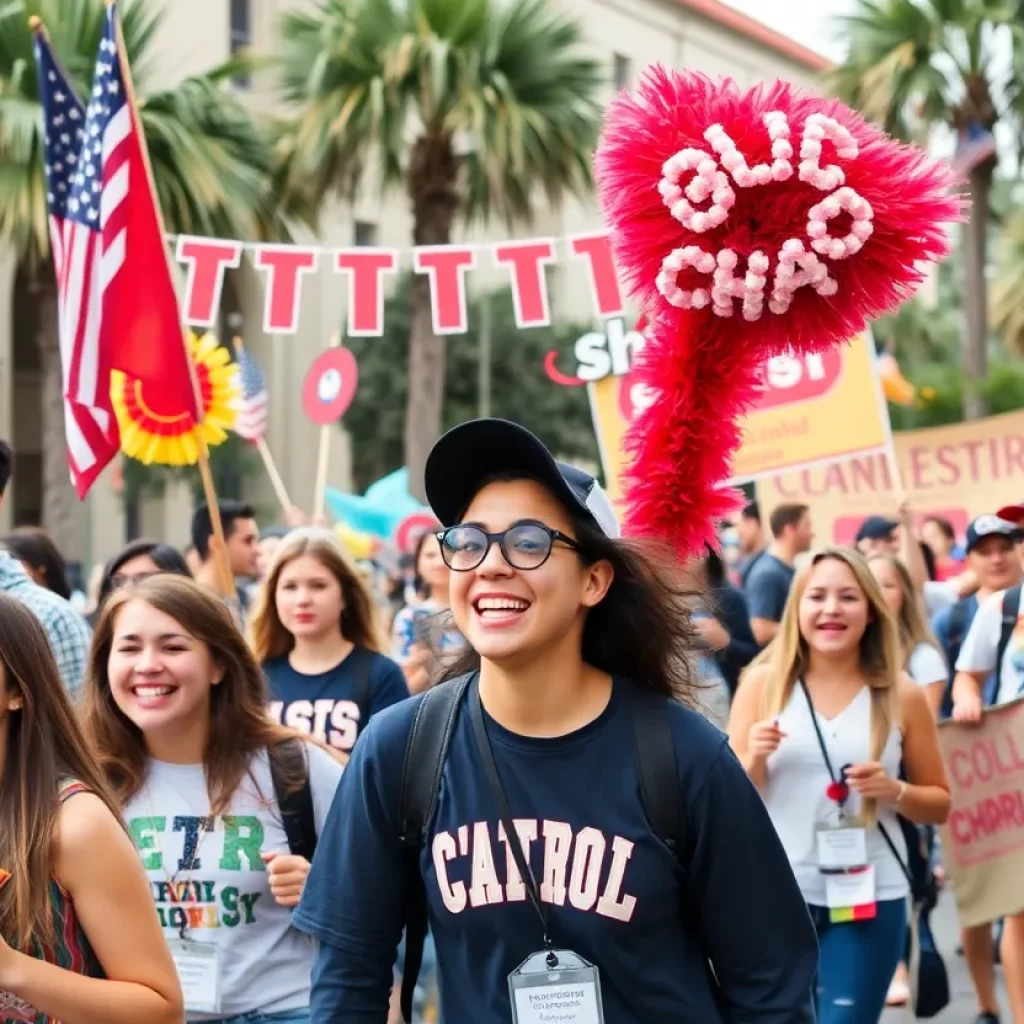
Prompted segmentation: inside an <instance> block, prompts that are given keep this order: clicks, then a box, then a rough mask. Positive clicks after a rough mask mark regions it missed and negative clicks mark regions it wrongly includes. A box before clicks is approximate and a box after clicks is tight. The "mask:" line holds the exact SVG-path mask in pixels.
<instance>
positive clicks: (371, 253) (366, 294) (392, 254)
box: [334, 245, 398, 338]
mask: <svg viewBox="0 0 1024 1024" xmlns="http://www.w3.org/2000/svg"><path fill="white" fill-rule="evenodd" d="M334 266H335V268H336V269H338V270H341V271H345V272H346V273H347V274H348V334H349V335H350V336H351V337H353V338H379V337H380V336H381V335H382V334H383V333H384V282H383V280H382V278H383V276H384V275H385V274H393V273H394V272H395V270H396V269H397V267H398V250H397V249H377V248H371V247H370V246H365V245H361V246H358V247H356V248H355V249H339V250H338V251H337V252H336V253H335V255H334Z"/></svg>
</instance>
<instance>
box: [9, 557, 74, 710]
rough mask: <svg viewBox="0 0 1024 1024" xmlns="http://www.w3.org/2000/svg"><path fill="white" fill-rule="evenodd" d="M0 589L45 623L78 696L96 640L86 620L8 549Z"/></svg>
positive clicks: (56, 655) (60, 666)
mask: <svg viewBox="0 0 1024 1024" xmlns="http://www.w3.org/2000/svg"><path fill="white" fill-rule="evenodd" d="M0 592H3V593H5V594H8V595H9V596H10V597H13V598H14V599H15V600H17V601H20V602H21V603H22V604H23V605H24V606H25V607H26V608H28V610H29V611H30V612H32V614H33V615H35V617H36V618H37V619H38V620H39V622H40V623H41V624H42V627H43V630H44V631H45V632H46V636H47V638H48V639H49V641H50V647H51V648H52V650H53V656H54V658H56V660H57V668H58V669H60V675H61V678H62V679H63V680H64V685H65V686H66V687H67V688H68V692H69V693H70V694H71V696H72V697H76V696H77V695H78V691H79V690H80V689H81V688H82V683H83V681H84V679H85V665H86V660H87V659H88V657H89V644H90V643H91V642H92V631H91V630H90V629H89V627H88V625H87V624H86V621H85V619H83V618H82V616H81V615H79V614H78V612H76V611H75V610H74V608H72V607H71V605H70V604H68V602H67V601H65V600H64V598H63V597H60V596H59V595H58V594H55V593H53V591H52V590H47V589H46V588H45V587H41V586H39V585H38V584H37V583H33V582H32V580H31V579H30V578H29V576H28V574H27V573H26V572H25V570H24V569H23V568H22V565H21V562H19V561H18V560H17V559H16V558H14V557H13V556H12V555H10V554H8V553H7V552H6V551H0Z"/></svg>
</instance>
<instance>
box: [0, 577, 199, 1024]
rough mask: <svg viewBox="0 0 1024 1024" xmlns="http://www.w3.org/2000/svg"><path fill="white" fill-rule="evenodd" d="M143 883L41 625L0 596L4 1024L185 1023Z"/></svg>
mask: <svg viewBox="0 0 1024 1024" xmlns="http://www.w3.org/2000/svg"><path fill="white" fill-rule="evenodd" d="M181 1009H182V1002H181V989H180V987H179V985H178V979H177V976H176V975H175V971H174V964H173V962H172V960H171V957H170V954H169V953H168V951H167V946H166V944H165V943H164V940H163V937H162V936H161V934H160V928H159V926H158V924H157V922H156V919H155V918H154V916H153V903H152V900H151V899H150V897H149V890H148V886H147V884H146V877H145V875H144V873H143V871H142V866H141V865H140V864H139V860H138V857H136V855H135V851H134V850H133V849H132V844H131V840H130V839H129V838H128V836H127V834H126V833H125V830H124V826H123V824H122V823H121V819H120V815H119V813H118V810H117V804H116V801H115V800H114V797H113V795H112V794H111V793H110V791H109V789H108V787H107V784H106V782H105V781H104V779H103V776H102V774H101V773H100V770H99V769H98V768H97V767H96V764H95V762H94V761H93V759H92V757H91V756H90V754H89V752H88V748H87V746H86V743H85V740H84V738H83V736H82V734H81V731H80V730H79V727H78V724H77V723H76V721H75V717H74V714H73V712H72V710H71V705H70V704H69V703H68V699H67V696H66V694H65V690H64V687H63V685H62V684H61V680H60V676H59V674H58V672H57V666H56V664H55V663H54V660H53V655H52V654H51V653H50V647H49V644H48V642H47V639H46V635H45V634H44V633H43V631H42V628H41V627H40V625H39V623H38V621H37V620H36V618H35V616H34V615H32V613H31V612H30V611H29V610H28V609H27V608H25V606H24V605H22V604H20V603H18V602H17V601H15V600H13V599H12V598H9V597H5V596H3V595H0V1021H12V1022H13V1021H20V1022H31V1024H46V1022H47V1021H54V1022H56V1021H61V1020H63V1021H68V1022H69V1024H70V1022H72V1021H74V1022H75V1024H136V1022H137V1021H142V1020H144V1021H152V1022H153V1024H178V1022H180V1021H181Z"/></svg>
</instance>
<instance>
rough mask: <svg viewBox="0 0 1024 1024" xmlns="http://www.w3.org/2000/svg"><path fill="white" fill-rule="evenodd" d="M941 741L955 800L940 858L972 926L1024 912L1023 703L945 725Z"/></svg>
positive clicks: (964, 922)
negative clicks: (966, 722)
mask: <svg viewBox="0 0 1024 1024" xmlns="http://www.w3.org/2000/svg"><path fill="white" fill-rule="evenodd" d="M939 743H940V745H941V747H942V756H943V759H944V760H945V762H946V771H947V773H948V775H949V784H950V792H951V795H952V798H953V809H952V811H951V813H950V816H949V821H948V822H947V823H946V824H945V825H944V826H943V827H942V859H943V863H944V864H945V866H946V870H947V871H948V872H949V875H950V878H951V879H952V881H953V892H954V894H955V896H956V905H957V910H958V911H959V914H960V923H961V924H962V925H963V926H964V927H966V928H970V927H972V926H974V925H980V924H988V923H989V922H990V921H996V920H998V919H999V918H1001V917H1005V916H1007V915H1010V914H1016V913H1018V912H1019V911H1020V910H1022V909H1024V700H1017V701H1014V702H1013V703H1012V704H1004V705H1003V706H1002V707H998V708H992V709H991V710H989V711H986V712H985V714H984V716H983V717H982V720H981V724H980V725H976V726H969V725H958V724H957V723H955V722H946V723H943V725H942V726H941V728H940V729H939Z"/></svg>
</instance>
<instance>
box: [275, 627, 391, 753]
mask: <svg viewBox="0 0 1024 1024" xmlns="http://www.w3.org/2000/svg"><path fill="white" fill-rule="evenodd" d="M263 674H264V675H265V676H266V677H267V684H268V685H269V687H270V715H271V717H272V718H273V719H274V721H275V722H278V723H279V724H280V725H284V726H287V728H289V729H296V730H298V731H299V732H302V733H305V734H306V735H307V736H313V737H314V738H315V739H318V740H319V741H320V742H321V743H326V744H327V745H328V746H330V747H333V748H334V749H335V750H343V751H345V752H348V751H349V750H351V749H352V747H353V746H354V745H355V742H356V739H357V738H358V737H359V734H360V733H361V732H362V731H363V729H364V728H365V727H366V725H367V723H368V722H369V720H370V718H371V717H372V716H373V715H375V714H377V712H378V711H383V710H384V708H387V707H390V706H391V705H392V704H397V703H398V702H399V701H400V700H405V699H406V698H407V697H408V696H409V688H408V687H407V686H406V683H405V676H404V675H403V674H402V670H401V669H400V668H399V667H398V666H397V665H396V664H395V663H394V662H393V661H392V660H391V659H390V658H386V657H385V656H384V655H383V654H377V653H376V652H374V651H371V650H368V649H367V648H365V647H354V648H353V649H352V651H351V652H350V653H349V654H348V655H347V656H346V657H345V658H344V659H343V660H342V661H340V662H339V663H338V664H337V665H335V666H334V668H332V669H328V670H327V671H326V672H318V673H316V674H315V675H307V674H306V673H304V672H297V671H296V670H295V669H294V668H292V666H291V663H290V662H289V661H288V655H287V654H283V655H281V657H279V658H269V659H268V660H267V661H265V662H264V663H263ZM360 689H361V690H362V692H363V694H364V695H365V697H364V700H365V706H364V707H360V706H359V705H358V704H357V703H356V697H357V696H358V694H359V691H360Z"/></svg>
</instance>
